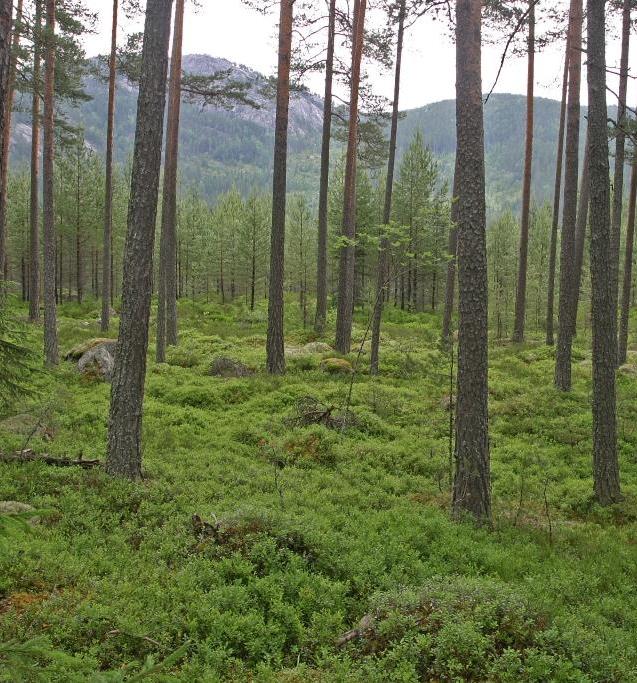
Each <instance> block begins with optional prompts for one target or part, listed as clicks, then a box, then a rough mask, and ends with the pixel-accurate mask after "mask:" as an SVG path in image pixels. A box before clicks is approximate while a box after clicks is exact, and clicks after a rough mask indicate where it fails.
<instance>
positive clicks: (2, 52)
mask: <svg viewBox="0 0 637 683" xmlns="http://www.w3.org/2000/svg"><path fill="white" fill-rule="evenodd" d="M12 13H13V4H12V2H11V0H0V280H2V281H4V280H5V279H6V277H7V262H8V259H7V235H6V230H7V211H6V204H7V181H8V177H7V176H8V173H9V159H8V157H9V140H10V135H11V111H12V109H13V82H14V80H15V67H14V65H13V63H12V59H11V20H12ZM21 14H22V0H20V5H19V6H18V14H17V19H16V24H17V23H18V22H19V20H20V16H21ZM15 35H16V36H19V31H18V30H17V28H16V33H15ZM13 42H14V43H15V42H16V41H15V37H14V41H13ZM0 294H2V291H0Z"/></svg>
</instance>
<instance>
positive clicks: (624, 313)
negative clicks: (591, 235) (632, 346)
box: [617, 149, 637, 365]
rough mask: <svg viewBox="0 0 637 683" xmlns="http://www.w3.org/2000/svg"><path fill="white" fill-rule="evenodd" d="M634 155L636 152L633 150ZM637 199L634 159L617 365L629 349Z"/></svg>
mask: <svg viewBox="0 0 637 683" xmlns="http://www.w3.org/2000/svg"><path fill="white" fill-rule="evenodd" d="M633 154H635V150H634V149H633ZM636 199H637V157H634V158H633V168H632V174H631V179H630V196H629V198H628V225H627V226H626V251H625V253H624V282H623V287H622V300H621V317H620V324H619V344H618V349H617V364H618V365H623V364H624V363H625V362H626V357H627V347H628V317H629V314H630V293H631V287H632V282H633V249H634V243H635V200H636Z"/></svg>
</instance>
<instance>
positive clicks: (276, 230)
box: [266, 0, 294, 374]
mask: <svg viewBox="0 0 637 683" xmlns="http://www.w3.org/2000/svg"><path fill="white" fill-rule="evenodd" d="M293 10H294V0H281V14H280V19H279V65H278V80H277V95H276V124H275V132H274V170H273V178H272V232H271V235H270V289H269V300H268V337H267V342H266V350H267V369H268V372H269V373H271V374H283V373H284V372H285V338H284V331H283V279H284V267H285V266H284V262H285V200H286V188H287V157H288V112H289V108H290V58H291V53H292V19H293Z"/></svg>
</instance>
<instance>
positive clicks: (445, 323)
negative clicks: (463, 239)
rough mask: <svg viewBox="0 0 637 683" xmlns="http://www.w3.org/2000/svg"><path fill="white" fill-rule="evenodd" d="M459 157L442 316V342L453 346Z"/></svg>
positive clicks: (454, 181) (454, 180)
mask: <svg viewBox="0 0 637 683" xmlns="http://www.w3.org/2000/svg"><path fill="white" fill-rule="evenodd" d="M457 223H458V156H457V155H456V165H455V169H454V172H453V191H452V197H451V229H450V230H449V243H448V245H447V252H448V253H447V258H448V259H449V260H448V261H447V281H446V283H445V310H444V313H443V316H442V342H443V344H444V345H446V346H449V345H450V344H451V341H452V339H451V337H452V330H451V324H452V321H453V302H454V298H455V289H456V250H457V248H458V229H457Z"/></svg>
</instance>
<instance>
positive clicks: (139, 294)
mask: <svg viewBox="0 0 637 683" xmlns="http://www.w3.org/2000/svg"><path fill="white" fill-rule="evenodd" d="M171 10H172V0H168V1H167V0H148V3H147V5H146V21H145V27H144V47H143V49H142V65H141V77H140V82H139V96H138V100H137V124H136V128H135V147H134V152H133V169H132V174H131V189H130V200H129V207H128V229H127V235H126V247H125V250H124V279H123V287H122V311H121V322H120V330H119V338H118V340H117V346H116V349H115V368H114V371H113V385H112V389H111V408H110V421H109V428H108V454H107V458H106V471H107V472H108V473H109V474H112V475H117V476H123V477H128V478H130V479H139V478H140V477H141V474H142V452H141V438H142V406H143V401H144V379H145V377H146V352H147V350H148V320H149V316H150V298H151V288H152V273H153V246H154V241H155V220H156V217H157V195H158V190H159V173H160V169H161V148H162V137H163V129H164V107H165V104H166V77H167V72H168V44H169V40H170V18H171Z"/></svg>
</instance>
